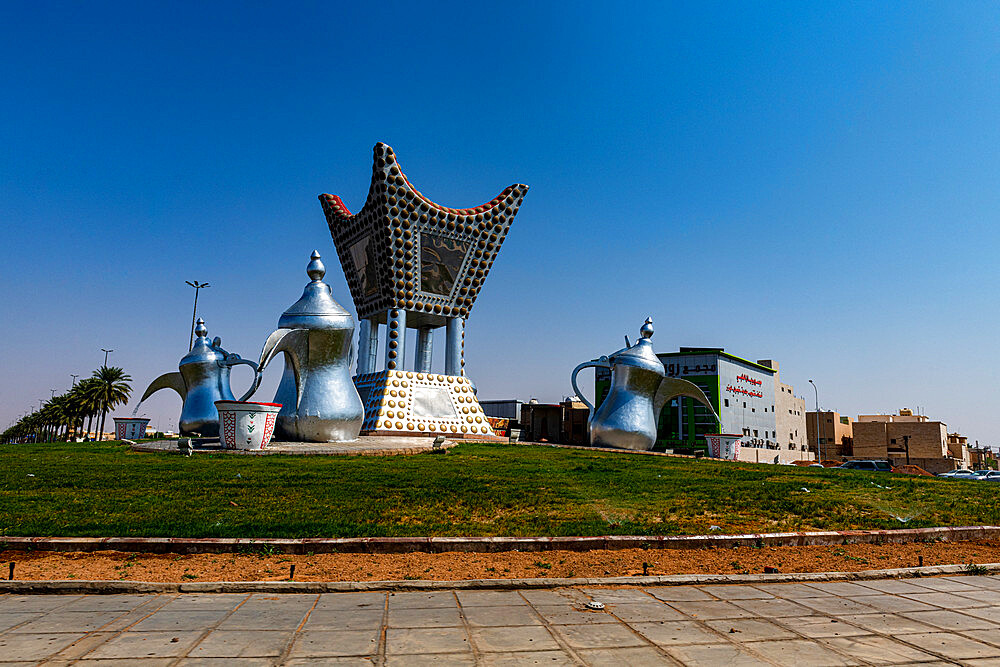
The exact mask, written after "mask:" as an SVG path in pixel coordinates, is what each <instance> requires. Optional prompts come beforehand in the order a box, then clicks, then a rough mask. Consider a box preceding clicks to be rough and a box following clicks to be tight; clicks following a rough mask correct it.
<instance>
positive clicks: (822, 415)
mask: <svg viewBox="0 0 1000 667" xmlns="http://www.w3.org/2000/svg"><path fill="white" fill-rule="evenodd" d="M817 426H818V427H819V439H818V441H817V437H816V429H817ZM806 442H807V443H808V447H809V450H810V451H813V452H816V451H817V447H818V446H820V447H822V449H821V450H819V451H821V453H822V454H823V460H824V461H837V460H843V459H844V458H849V457H850V456H851V454H852V453H853V451H854V449H853V448H854V423H853V422H852V421H851V418H850V417H847V416H843V415H840V414H838V413H836V412H833V411H832V410H820V411H819V413H818V419H817V413H816V412H807V413H806Z"/></svg>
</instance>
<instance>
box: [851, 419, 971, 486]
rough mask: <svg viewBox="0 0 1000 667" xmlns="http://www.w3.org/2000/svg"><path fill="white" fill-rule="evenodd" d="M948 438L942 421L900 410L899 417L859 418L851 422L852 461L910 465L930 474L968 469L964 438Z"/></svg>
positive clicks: (946, 428) (955, 435)
mask: <svg viewBox="0 0 1000 667" xmlns="http://www.w3.org/2000/svg"><path fill="white" fill-rule="evenodd" d="M953 435H954V437H953V438H952V437H949V435H948V426H947V425H946V424H945V423H944V422H940V421H931V420H929V419H928V418H927V417H926V416H925V415H915V414H913V412H912V411H911V410H907V409H903V410H900V411H899V414H898V415H858V419H857V421H856V422H854V453H853V456H851V457H850V458H855V459H885V460H888V461H889V462H890V463H891V464H892V465H894V466H898V465H904V464H907V463H910V464H912V465H917V466H920V467H921V468H923V469H924V470H926V471H928V472H932V473H939V472H945V471H947V470H954V469H956V468H967V467H969V463H970V459H969V449H968V446H967V442H966V438H965V437H963V436H960V435H958V434H953Z"/></svg>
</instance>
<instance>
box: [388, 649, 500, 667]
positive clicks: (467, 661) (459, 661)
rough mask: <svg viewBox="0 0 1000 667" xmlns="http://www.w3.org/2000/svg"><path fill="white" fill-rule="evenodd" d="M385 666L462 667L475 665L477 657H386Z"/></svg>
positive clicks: (456, 655) (466, 655)
mask: <svg viewBox="0 0 1000 667" xmlns="http://www.w3.org/2000/svg"><path fill="white" fill-rule="evenodd" d="M497 655H499V654H497ZM515 655H517V654H515ZM385 664H386V665H388V666H389V667H421V666H422V665H448V667H460V666H461V665H475V664H477V663H476V658H475V656H473V655H472V652H471V651H470V652H467V653H430V654H427V655H389V656H386V660H385Z"/></svg>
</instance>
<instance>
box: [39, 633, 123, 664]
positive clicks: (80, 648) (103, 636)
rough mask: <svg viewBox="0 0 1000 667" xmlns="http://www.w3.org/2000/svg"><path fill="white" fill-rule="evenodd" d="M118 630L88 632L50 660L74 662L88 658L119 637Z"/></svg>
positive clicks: (54, 661)
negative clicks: (99, 648)
mask: <svg viewBox="0 0 1000 667" xmlns="http://www.w3.org/2000/svg"><path fill="white" fill-rule="evenodd" d="M118 632H119V631H117V630H101V631H99V632H88V633H87V634H86V635H84V636H83V638H81V639H80V640H79V641H75V642H73V643H72V644H70V645H69V646H67V647H66V648H64V649H63V650H61V651H59V653H57V654H55V655H54V656H52V657H51V658H50V660H51V661H52V662H53V663H59V662H72V661H73V660H76V659H77V658H81V657H83V656H86V655H87V654H88V653H90V652H91V651H93V650H94V649H96V648H97V647H98V646H100V645H102V644H103V643H104V642H106V641H108V640H109V639H114V638H115V637H117V636H118Z"/></svg>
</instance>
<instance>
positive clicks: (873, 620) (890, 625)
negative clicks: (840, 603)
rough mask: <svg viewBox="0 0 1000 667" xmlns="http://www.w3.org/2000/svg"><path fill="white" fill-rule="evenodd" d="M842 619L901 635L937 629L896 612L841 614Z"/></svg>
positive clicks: (873, 629)
mask: <svg viewBox="0 0 1000 667" xmlns="http://www.w3.org/2000/svg"><path fill="white" fill-rule="evenodd" d="M840 620H842V621H846V622H848V623H850V624H851V625H856V626H858V627H859V628H864V629H865V630H868V631H870V632H878V633H881V634H884V635H900V634H905V633H907V632H935V631H936V630H937V628H935V627H934V626H931V625H927V624H926V623H920V622H919V621H914V620H913V619H912V618H906V617H905V616H897V615H895V614H856V615H853V616H841V617H840Z"/></svg>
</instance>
